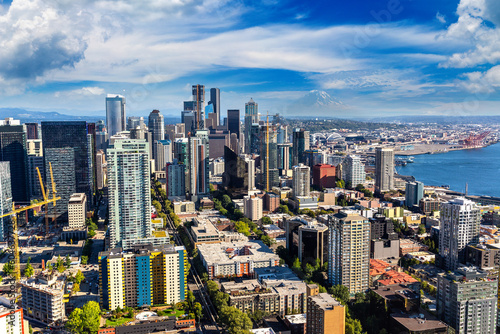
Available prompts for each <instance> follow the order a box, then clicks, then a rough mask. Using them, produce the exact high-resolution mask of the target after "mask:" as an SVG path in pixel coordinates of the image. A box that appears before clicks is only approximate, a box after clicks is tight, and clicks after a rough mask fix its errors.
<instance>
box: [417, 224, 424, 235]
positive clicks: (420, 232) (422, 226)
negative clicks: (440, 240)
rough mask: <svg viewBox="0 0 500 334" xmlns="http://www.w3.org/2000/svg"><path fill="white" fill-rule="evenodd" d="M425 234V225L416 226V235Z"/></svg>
mask: <svg viewBox="0 0 500 334" xmlns="http://www.w3.org/2000/svg"><path fill="white" fill-rule="evenodd" d="M425 232H426V230H425V225H424V224H420V225H418V232H417V233H418V234H424V233H425Z"/></svg>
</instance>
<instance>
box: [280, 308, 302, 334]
mask: <svg viewBox="0 0 500 334" xmlns="http://www.w3.org/2000/svg"><path fill="white" fill-rule="evenodd" d="M283 320H284V321H285V324H286V325H287V326H288V328H290V331H291V332H292V333H291V334H306V324H307V313H302V314H290V315H285V317H284V319H283Z"/></svg>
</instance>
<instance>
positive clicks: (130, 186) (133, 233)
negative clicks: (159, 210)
mask: <svg viewBox="0 0 500 334" xmlns="http://www.w3.org/2000/svg"><path fill="white" fill-rule="evenodd" d="M150 188H151V187H150V172H149V146H148V143H147V142H146V141H145V140H144V139H122V140H117V141H116V142H115V143H114V145H113V147H112V148H110V149H108V196H109V230H110V247H111V248H114V247H116V246H120V245H122V240H124V239H131V240H136V239H140V238H145V237H150V236H151V231H152V227H151V209H150V208H151V189H150Z"/></svg>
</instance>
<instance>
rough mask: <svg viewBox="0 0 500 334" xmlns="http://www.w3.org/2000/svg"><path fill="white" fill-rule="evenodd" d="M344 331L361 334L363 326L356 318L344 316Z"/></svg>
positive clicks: (349, 333) (347, 333)
mask: <svg viewBox="0 0 500 334" xmlns="http://www.w3.org/2000/svg"><path fill="white" fill-rule="evenodd" d="M345 333H346V334H362V333H363V327H362V326H361V322H360V321H359V320H358V319H353V318H351V317H346V319H345Z"/></svg>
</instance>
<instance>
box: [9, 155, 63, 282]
mask: <svg viewBox="0 0 500 334" xmlns="http://www.w3.org/2000/svg"><path fill="white" fill-rule="evenodd" d="M49 167H50V177H51V182H52V198H50V199H48V198H47V195H46V193H45V188H44V186H43V181H42V175H41V174H40V170H39V169H38V167H37V168H36V170H37V172H38V179H39V180H40V187H41V188H42V195H43V201H42V202H38V203H35V204H31V205H28V206H24V207H20V208H18V209H16V208H15V206H14V203H13V204H12V211H11V212H9V213H5V214H3V215H1V216H0V218H3V217H7V216H12V239H13V240H12V241H13V244H14V278H15V280H16V281H19V280H20V279H21V262H20V260H19V236H18V231H17V214H18V213H20V212H25V211H28V210H31V209H35V208H38V207H40V206H42V205H44V204H45V205H46V208H48V204H49V203H54V206H55V205H56V201H58V200H60V199H61V197H56V188H55V187H56V186H55V183H54V177H53V175H52V164H51V163H50V162H49ZM45 216H47V212H45Z"/></svg>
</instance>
